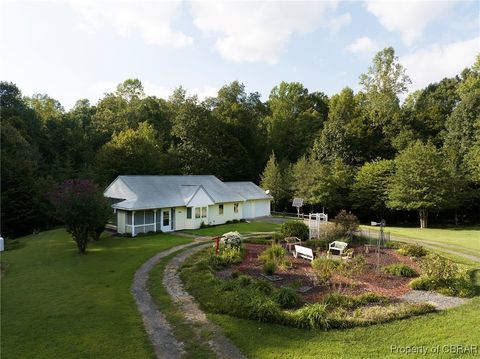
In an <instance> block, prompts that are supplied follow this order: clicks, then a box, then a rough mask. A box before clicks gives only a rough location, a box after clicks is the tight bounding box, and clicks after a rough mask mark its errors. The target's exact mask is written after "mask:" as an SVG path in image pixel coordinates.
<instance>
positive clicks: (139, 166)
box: [95, 122, 167, 185]
mask: <svg viewBox="0 0 480 359" xmlns="http://www.w3.org/2000/svg"><path fill="white" fill-rule="evenodd" d="M166 163H167V162H166V154H165V152H164V151H163V149H162V145H161V143H159V141H158V138H157V133H156V131H155V129H154V128H153V126H152V125H150V124H148V123H146V122H142V123H140V124H139V126H138V129H127V130H125V131H122V132H119V133H118V134H115V135H114V136H113V138H112V139H111V140H110V141H109V142H108V143H106V144H105V145H104V146H103V147H102V148H101V149H100V151H99V152H98V154H97V156H96V164H95V166H96V173H97V177H98V179H99V182H100V183H102V184H104V185H106V184H108V183H109V182H111V181H112V180H114V179H115V178H116V177H117V176H118V175H122V174H123V175H125V174H129V175H161V174H165V172H167V165H166Z"/></svg>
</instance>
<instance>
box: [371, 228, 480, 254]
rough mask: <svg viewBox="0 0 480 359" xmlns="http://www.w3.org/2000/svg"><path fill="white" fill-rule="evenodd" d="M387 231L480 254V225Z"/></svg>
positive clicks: (393, 229) (391, 229)
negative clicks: (451, 245)
mask: <svg viewBox="0 0 480 359" xmlns="http://www.w3.org/2000/svg"><path fill="white" fill-rule="evenodd" d="M362 228H364V229H371V230H378V227H371V226H362ZM385 230H386V231H388V232H390V233H391V234H392V235H393V236H400V237H406V238H411V239H416V240H418V241H419V243H421V241H422V240H426V241H431V242H436V243H440V244H447V245H448V244H454V245H456V246H459V247H461V248H462V252H465V253H471V254H473V255H480V226H475V227H448V228H423V229H421V228H413V227H387V228H386V229H385Z"/></svg>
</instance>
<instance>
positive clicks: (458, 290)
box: [410, 276, 476, 298]
mask: <svg viewBox="0 0 480 359" xmlns="http://www.w3.org/2000/svg"><path fill="white" fill-rule="evenodd" d="M410 287H411V288H412V289H415V290H428V291H435V292H438V293H440V294H443V295H448V296H452V297H455V296H458V297H464V298H469V297H473V296H474V295H475V292H476V291H475V285H474V284H473V283H472V281H471V280H470V278H465V277H458V278H453V279H450V280H449V281H447V282H445V281H439V280H436V279H434V278H429V277H426V276H420V277H418V278H415V279H414V280H412V281H411V282H410Z"/></svg>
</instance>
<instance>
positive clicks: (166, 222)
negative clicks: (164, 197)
mask: <svg viewBox="0 0 480 359" xmlns="http://www.w3.org/2000/svg"><path fill="white" fill-rule="evenodd" d="M171 230H172V218H171V216H170V208H169V209H162V232H170V231H171Z"/></svg>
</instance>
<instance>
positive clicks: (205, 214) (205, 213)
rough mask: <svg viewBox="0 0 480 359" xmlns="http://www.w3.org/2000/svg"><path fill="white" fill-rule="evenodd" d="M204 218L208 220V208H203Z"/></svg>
mask: <svg viewBox="0 0 480 359" xmlns="http://www.w3.org/2000/svg"><path fill="white" fill-rule="evenodd" d="M202 218H207V207H202Z"/></svg>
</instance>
